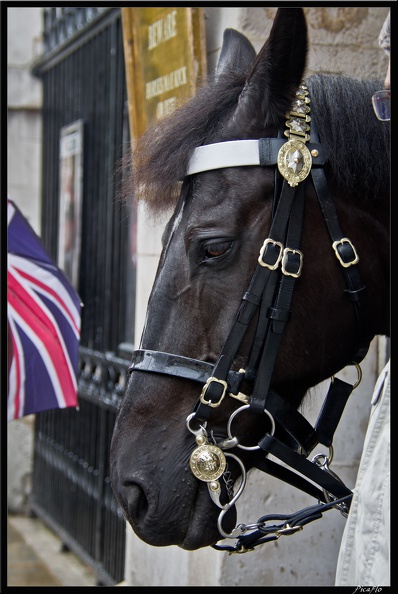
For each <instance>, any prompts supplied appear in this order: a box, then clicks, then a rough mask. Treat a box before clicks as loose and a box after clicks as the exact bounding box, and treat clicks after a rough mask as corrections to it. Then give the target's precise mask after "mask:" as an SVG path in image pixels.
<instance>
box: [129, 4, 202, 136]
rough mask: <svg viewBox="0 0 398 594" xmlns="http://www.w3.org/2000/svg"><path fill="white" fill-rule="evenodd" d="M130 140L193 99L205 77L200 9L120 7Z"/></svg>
mask: <svg viewBox="0 0 398 594" xmlns="http://www.w3.org/2000/svg"><path fill="white" fill-rule="evenodd" d="M122 22H123V39H124V55H125V61H126V77H127V93H128V102H129V117H130V129H131V137H132V139H137V138H138V137H139V136H141V134H143V132H145V130H146V129H147V127H148V125H150V124H151V123H154V122H156V121H157V120H160V119H162V118H163V117H164V116H166V115H168V114H170V113H171V112H173V111H174V110H175V109H176V107H177V106H178V105H181V104H182V103H184V102H185V101H186V100H187V99H189V98H190V97H192V96H193V95H194V94H195V92H196V89H197V85H198V83H199V81H200V79H201V78H203V77H204V76H205V75H206V47H205V32H204V14H203V9H202V8H194V7H181V8H174V7H172V6H164V7H157V8H154V7H150V8H122Z"/></svg>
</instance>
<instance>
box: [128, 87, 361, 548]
mask: <svg viewBox="0 0 398 594" xmlns="http://www.w3.org/2000/svg"><path fill="white" fill-rule="evenodd" d="M287 118H288V119H287V121H286V126H287V130H286V131H285V132H284V136H285V138H283V135H282V134H280V136H279V137H278V138H260V139H259V140H237V141H230V142H220V143H215V144H210V145H203V146H200V147H198V148H196V149H195V151H194V153H193V155H192V157H191V161H190V165H189V168H188V171H187V176H189V175H194V174H196V173H200V172H202V171H207V170H212V169H218V168H223V167H240V166H248V165H259V166H263V167H268V166H275V165H277V169H276V173H275V191H274V209H273V216H272V222H271V227H270V231H269V236H268V238H266V239H265V241H264V243H263V245H262V247H261V249H260V254H259V257H258V262H257V266H256V269H255V271H254V274H253V276H252V278H251V281H250V285H249V287H248V289H247V291H246V292H245V294H244V296H243V299H242V302H241V304H240V307H239V310H238V314H237V316H236V319H235V322H234V324H233V326H232V328H231V331H230V333H229V336H228V338H227V340H226V342H225V343H224V346H223V348H222V351H221V354H220V356H219V358H218V360H217V361H216V363H215V364H214V365H212V364H210V363H207V362H204V361H200V360H197V359H191V358H189V357H182V356H179V355H175V354H170V353H163V352H160V351H150V350H146V349H139V350H137V351H135V352H134V353H133V358H132V363H131V366H130V368H129V370H130V372H132V371H145V372H153V373H160V374H166V375H172V376H177V377H182V378H186V379H190V380H192V381H195V382H198V383H199V384H202V386H203V387H202V391H201V394H200V397H199V399H198V401H197V403H196V405H195V407H194V409H193V412H192V413H191V414H190V415H189V416H188V418H187V420H186V424H187V428H188V430H189V431H190V432H191V433H192V434H193V435H194V436H195V439H196V446H197V447H196V448H195V449H194V451H193V452H192V454H191V458H190V467H191V471H192V472H193V474H194V475H195V476H196V477H197V478H198V479H199V480H201V481H204V482H206V483H207V485H208V490H209V494H210V497H211V499H212V500H213V501H214V503H215V504H216V505H217V506H218V507H219V508H220V509H221V511H220V514H219V518H218V530H219V532H220V534H221V536H222V537H223V538H226V539H236V542H235V544H234V546H229V545H218V544H216V545H213V546H214V548H216V549H219V550H228V551H230V552H246V551H248V550H252V549H253V548H254V547H256V546H257V545H259V544H262V543H264V542H268V541H270V540H275V539H277V538H279V537H280V536H281V535H287V534H293V533H295V532H296V531H298V530H301V529H302V528H303V526H304V525H305V524H307V523H309V522H311V521H313V520H315V519H317V518H320V517H321V516H322V514H323V513H324V512H325V511H327V510H329V509H332V508H337V509H339V510H340V511H341V513H343V514H344V515H347V513H348V511H349V507H350V503H351V498H352V492H351V491H350V489H348V488H347V487H346V486H345V485H344V484H343V482H342V481H341V480H340V479H339V477H338V476H337V475H336V474H335V473H334V472H333V471H332V470H331V469H330V464H331V462H332V458H333V447H332V443H333V436H334V432H335V430H336V427H337V425H338V423H339V421H340V417H341V415H342V412H343V410H344V407H345V404H346V402H347V399H348V397H349V395H350V394H351V392H352V390H353V389H354V388H355V387H356V386H357V385H358V384H359V382H360V380H361V369H360V367H359V363H360V362H361V361H362V359H363V358H364V356H365V355H366V353H367V351H368V348H369V342H368V341H366V340H365V338H364V336H365V329H366V327H367V324H366V317H367V307H366V288H365V286H364V284H363V282H362V280H361V277H360V274H359V272H358V268H357V266H356V264H357V263H358V261H359V258H358V255H357V252H356V250H355V248H354V246H353V244H352V242H351V241H350V239H348V238H347V237H345V236H344V234H343V232H342V230H341V228H340V224H339V221H338V217H337V213H336V210H335V207H334V204H333V200H332V198H331V195H330V193H329V189H328V185H327V181H326V176H325V172H324V170H323V167H324V165H325V163H326V161H327V154H326V152H325V149H324V147H323V146H322V145H321V144H320V142H319V139H318V136H317V131H316V127H315V122H314V120H313V118H311V116H310V98H309V94H308V89H307V87H306V85H305V84H304V83H302V84H301V85H300V87H299V89H298V91H297V93H296V98H295V100H294V102H293V105H292V108H291V111H290V113H288V114H287ZM310 128H311V130H310ZM310 132H311V137H310ZM286 137H287V139H286ZM278 171H279V173H280V174H281V176H282V178H281V177H280V175H279V174H278ZM309 174H311V177H312V181H313V184H314V187H315V190H316V194H317V197H318V200H319V203H320V206H321V210H322V213H323V216H324V220H325V223H326V225H327V227H328V230H329V234H330V237H331V240H332V247H333V250H334V252H335V254H336V257H337V259H338V261H339V263H340V265H341V267H342V270H343V273H344V276H345V279H346V285H347V290H346V292H347V294H348V296H349V298H350V299H351V300H352V302H353V304H354V310H355V314H356V318H357V324H358V332H359V340H358V344H359V347H358V351H357V355H356V357H355V359H354V361H353V364H354V365H355V366H356V368H357V371H358V381H357V382H356V383H355V384H354V386H352V385H351V384H348V383H346V382H344V381H342V380H340V379H338V378H332V381H331V383H330V387H329V390H328V392H327V394H326V397H325V401H324V403H323V406H322V408H321V411H320V413H319V416H318V419H317V421H316V423H315V424H314V426H312V425H311V424H310V423H309V422H308V421H307V420H306V419H305V418H304V416H303V415H302V414H301V413H300V412H298V410H297V409H296V408H294V407H293V406H292V405H290V404H289V403H288V402H287V401H285V400H284V399H283V398H282V397H281V396H279V394H277V393H276V392H275V391H274V390H273V389H271V388H270V385H271V379H272V374H273V370H274V366H275V362H276V358H277V354H278V350H279V345H280V341H281V337H282V334H283V331H284V328H285V325H286V323H287V322H288V320H289V315H290V303H291V300H292V295H293V289H294V285H295V282H296V281H297V279H298V278H299V277H300V275H301V271H302V266H303V254H302V252H301V251H300V241H301V230H302V221H303V210H304V196H305V192H304V184H302V183H301V182H303V181H304V180H305V179H306V178H307V177H308V175H309ZM257 311H258V322H257V327H256V331H255V336H254V339H253V343H252V348H251V352H250V356H249V359H248V362H247V365H246V368H245V369H241V370H239V371H235V370H233V369H232V365H233V362H234V360H235V358H236V355H237V352H238V349H239V347H240V345H241V342H242V340H243V338H244V336H245V334H246V331H247V329H248V327H249V324H250V322H251V320H252V318H253V316H254V314H255V313H256V312H257ZM242 383H244V384H246V385H247V384H249V385H252V386H253V388H252V391H251V393H250V395H247V394H245V393H243V392H240V387H241V385H242ZM226 396H228V397H233V398H236V399H238V400H239V401H240V402H241V403H242V406H240V407H239V408H238V409H236V410H235V411H234V412H233V413H232V414H231V416H230V418H229V420H228V422H227V428H226V432H227V436H228V437H227V438H225V439H222V440H221V441H219V442H217V441H216V439H215V437H214V435H213V433H212V432H210V434H209V433H208V431H207V423H208V421H209V419H210V416H211V413H212V411H213V410H214V409H215V408H217V407H219V406H220V405H221V403H222V401H223V399H224V398H225V397H226ZM244 410H248V411H250V412H252V413H255V414H260V415H266V417H267V419H268V425H269V430H268V431H267V432H266V433H265V435H264V436H263V437H262V438H261V439H260V440H259V442H258V444H257V445H255V446H246V445H244V444H242V443H239V440H238V438H237V437H236V435H234V431H233V422H234V420H235V418H236V417H237V416H238V415H239V414H240V413H241V412H242V411H244ZM318 444H322V445H323V446H325V447H326V448H329V454H328V455H326V454H317V455H315V456H313V457H312V458H311V460H310V459H308V456H309V455H310V454H311V452H312V451H313V449H314V448H315V447H316V446H317V445H318ZM233 448H236V450H239V449H241V450H247V451H259V450H262V451H263V452H264V454H265V456H264V457H263V458H262V459H260V460H257V457H256V461H255V463H254V467H256V468H258V469H260V470H262V471H263V472H266V473H267V474H270V475H272V476H275V477H277V478H279V479H281V480H282V481H284V482H287V483H289V484H291V485H292V486H294V487H296V488H298V489H300V490H302V491H304V492H305V493H307V494H309V495H311V496H313V497H315V498H316V499H317V504H316V505H312V506H310V507H307V508H305V509H302V510H300V511H298V512H296V513H294V514H289V515H284V514H271V515H266V516H263V517H261V518H260V519H259V520H258V521H257V522H256V523H254V524H238V525H237V526H236V527H235V528H234V529H233V530H232V532H230V533H227V532H225V530H224V528H223V526H222V521H223V518H224V516H225V514H226V513H227V511H228V510H229V509H230V508H231V507H232V506H233V505H235V504H236V501H237V500H238V498H239V497H240V495H241V494H242V492H243V490H244V488H245V485H246V475H247V473H246V469H245V466H244V464H243V462H242V461H241V459H240V458H239V457H238V456H237V455H236V454H233V453H232V452H230V450H231V449H233ZM236 450H235V451H236ZM268 454H271V455H272V456H273V458H276V459H277V460H280V461H281V462H282V464H279V463H278V462H275V461H273V460H270V459H269V458H268ZM228 459H231V460H232V459H233V460H235V462H236V463H237V464H238V466H239V467H240V471H241V478H240V483H239V485H238V488H237V489H236V490H235V491H234V485H233V483H232V481H231V479H230V473H229V471H228ZM290 469H293V470H290ZM219 479H222V480H223V481H224V483H225V489H226V492H227V495H228V501H227V503H225V504H223V503H221V500H220V495H221V485H220V481H219ZM275 522H277V523H275Z"/></svg>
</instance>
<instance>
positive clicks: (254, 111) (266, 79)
mask: <svg viewBox="0 0 398 594" xmlns="http://www.w3.org/2000/svg"><path fill="white" fill-rule="evenodd" d="M307 51H308V40H307V23H306V20H305V15H304V11H303V9H302V8H279V9H278V11H277V13H276V17H275V20H274V23H273V25H272V28H271V31H270V34H269V37H268V40H267V41H266V43H265V44H264V45H263V47H262V49H261V50H260V52H259V54H258V56H257V58H256V60H255V62H254V63H253V66H252V68H251V71H250V72H249V74H248V76H247V79H246V84H245V87H244V89H243V91H242V93H241V95H240V97H239V103H238V107H237V109H236V112H235V114H234V122H236V123H237V122H239V123H246V126H247V127H249V126H252V125H255V126H257V127H258V126H259V125H260V126H275V125H279V124H280V123H281V121H282V120H283V119H284V117H285V113H286V112H287V111H288V110H289V108H290V106H291V103H292V101H293V99H294V96H295V92H296V90H297V88H298V86H299V84H300V82H301V81H302V80H303V77H304V73H305V68H306V63H307ZM253 115H255V116H256V118H257V122H254V121H253Z"/></svg>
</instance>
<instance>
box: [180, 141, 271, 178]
mask: <svg viewBox="0 0 398 594" xmlns="http://www.w3.org/2000/svg"><path fill="white" fill-rule="evenodd" d="M247 165H260V154H259V141H258V140H231V141H228V142H216V143H215V144H205V145H203V146H198V147H197V148H196V149H195V150H194V152H193V154H192V157H191V160H190V162H189V166H188V171H187V175H193V174H194V173H200V172H202V171H210V170H211V169H221V168H223V167H242V166H247Z"/></svg>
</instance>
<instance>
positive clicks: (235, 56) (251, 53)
mask: <svg viewBox="0 0 398 594" xmlns="http://www.w3.org/2000/svg"><path fill="white" fill-rule="evenodd" d="M255 57H256V50H255V49H254V47H253V46H252V44H251V43H250V41H249V40H248V39H247V37H245V36H244V35H243V34H242V33H239V31H235V29H225V31H224V37H223V44H222V48H221V53H220V57H219V59H218V63H217V67H216V71H215V76H216V78H217V77H219V76H220V75H221V74H224V73H225V72H228V71H229V70H234V71H235V72H236V71H237V72H242V73H247V72H248V70H249V68H250V67H251V65H252V64H253V62H254V59H255Z"/></svg>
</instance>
